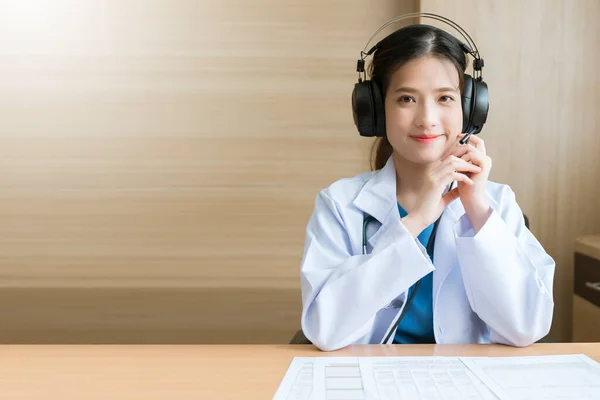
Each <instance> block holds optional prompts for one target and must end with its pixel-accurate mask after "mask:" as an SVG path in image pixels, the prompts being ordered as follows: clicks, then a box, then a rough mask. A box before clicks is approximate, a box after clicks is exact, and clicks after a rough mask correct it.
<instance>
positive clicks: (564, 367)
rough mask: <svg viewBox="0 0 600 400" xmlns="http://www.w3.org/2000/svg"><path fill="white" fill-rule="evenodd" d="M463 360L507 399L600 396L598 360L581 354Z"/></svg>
mask: <svg viewBox="0 0 600 400" xmlns="http://www.w3.org/2000/svg"><path fill="white" fill-rule="evenodd" d="M463 361H464V363H465V364H466V365H467V366H468V367H469V369H471V370H472V371H473V372H474V373H475V374H477V375H478V376H480V378H482V379H483V380H485V381H486V383H487V384H488V386H493V389H494V390H495V392H496V393H497V394H499V395H500V396H504V397H506V398H507V399H511V400H513V399H514V400H525V399H527V400H537V399H539V400H567V399H569V400H570V399H577V400H599V399H600V364H598V363H597V362H596V361H594V360H592V359H591V358H589V357H586V356H585V355H582V354H579V355H564V356H538V357H506V358H503V357H495V358H464V359H463Z"/></svg>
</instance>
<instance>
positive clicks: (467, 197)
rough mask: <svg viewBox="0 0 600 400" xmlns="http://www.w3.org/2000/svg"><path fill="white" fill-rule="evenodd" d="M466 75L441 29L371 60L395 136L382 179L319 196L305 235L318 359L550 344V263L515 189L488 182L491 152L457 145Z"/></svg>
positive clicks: (397, 37) (421, 29)
mask: <svg viewBox="0 0 600 400" xmlns="http://www.w3.org/2000/svg"><path fill="white" fill-rule="evenodd" d="M465 70H466V57H465V52H464V47H461V43H460V42H459V41H458V40H457V39H456V38H454V37H453V36H452V35H450V34H448V33H447V32H445V31H443V30H441V29H438V28H435V27H432V26H426V25H412V26H409V27H405V28H402V29H400V30H398V31H396V32H395V33H393V34H392V35H390V36H388V37H387V38H385V39H384V40H383V41H381V43H380V45H379V47H378V49H377V51H376V52H375V54H374V56H373V61H372V64H371V70H370V74H371V81H372V82H375V83H377V84H378V85H379V87H380V89H381V91H382V94H383V97H384V104H385V136H384V137H383V138H381V140H380V141H379V142H377V143H376V147H375V151H374V156H375V158H374V160H373V161H374V171H373V172H368V173H364V174H361V175H358V176H355V177H353V178H347V179H341V180H339V181H337V182H335V183H333V184H332V185H331V186H330V187H328V188H326V189H324V190H322V191H321V192H320V193H319V194H318V196H317V198H316V201H315V208H314V211H313V214H312V216H311V218H310V221H309V223H308V226H307V232H306V243H305V249H304V256H303V259H302V267H301V280H302V300H303V311H302V329H303V332H304V334H305V335H306V337H307V338H308V339H309V340H310V341H311V342H312V343H314V344H315V345H316V346H317V347H319V348H320V349H322V350H336V349H339V348H342V347H345V346H348V345H350V344H357V343H503V344H507V345H513V346H527V345H529V344H531V343H533V342H535V341H537V340H539V339H540V338H542V337H543V336H545V335H546V334H547V333H548V331H549V329H550V326H551V322H552V312H553V307H554V303H553V296H552V283H553V275H554V267H555V264H554V261H553V260H552V258H551V257H550V256H549V255H548V254H547V253H546V252H545V251H544V249H543V248H542V246H541V245H540V243H539V242H538V241H537V240H536V238H535V237H534V236H533V235H532V234H531V232H530V231H529V230H528V229H527V228H526V227H525V225H524V219H523V214H522V212H521V209H520V208H519V206H518V204H517V203H516V201H515V195H514V193H513V191H512V190H511V189H510V188H509V187H508V186H507V185H502V184H498V183H493V182H488V176H489V173H490V169H491V166H492V162H491V159H490V157H489V156H488V155H486V149H485V144H484V141H483V140H482V139H481V138H479V137H476V136H473V137H471V138H470V142H469V143H468V144H464V145H461V144H459V143H458V141H459V139H461V138H463V137H464V135H463V134H462V133H461V130H462V127H463V119H462V117H463V114H462V108H461V92H462V89H463V74H464V72H465ZM436 221H437V223H436ZM364 226H367V228H368V229H365V231H364V232H363V227H364ZM363 236H364V237H363Z"/></svg>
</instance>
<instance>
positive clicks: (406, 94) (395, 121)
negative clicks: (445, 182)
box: [385, 56, 462, 164]
mask: <svg viewBox="0 0 600 400" xmlns="http://www.w3.org/2000/svg"><path fill="white" fill-rule="evenodd" d="M385 123H386V134H387V137H388V140H389V142H390V144H391V145H392V147H393V148H394V153H396V155H399V156H401V157H402V158H404V159H406V160H408V161H410V162H413V163H416V164H429V163H433V162H436V161H439V160H440V159H441V157H442V155H443V154H444V153H445V152H446V151H447V150H448V149H449V148H450V147H451V146H452V144H453V143H454V142H455V141H456V140H457V137H458V134H459V133H460V131H461V129H462V107H461V98H460V91H459V75H458V71H457V69H456V67H455V66H454V64H453V63H452V62H451V61H449V60H447V59H442V58H437V57H433V56H425V57H421V58H417V59H414V60H411V61H409V62H408V63H406V64H404V65H403V66H401V67H400V68H398V69H397V70H396V71H394V73H393V74H392V76H391V77H390V81H389V86H388V88H387V91H386V94H385Z"/></svg>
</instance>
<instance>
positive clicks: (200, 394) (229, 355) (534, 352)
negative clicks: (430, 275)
mask: <svg viewBox="0 0 600 400" xmlns="http://www.w3.org/2000/svg"><path fill="white" fill-rule="evenodd" d="M0 353H1V354H2V363H0V374H1V376H2V385H1V386H0V396H1V397H2V398H19V399H46V398H48V393H52V397H56V398H60V399H64V400H70V399H81V398H85V399H142V398H143V399H164V398H177V399H198V398H200V399H261V400H262V399H270V398H272V397H273V396H274V394H275V392H276V391H277V388H278V387H279V384H280V382H281V380H282V379H283V377H284V375H285V373H286V371H287V369H288V368H289V366H290V362H291V361H292V360H293V358H294V357H361V356H366V357H383V356H396V357H397V356H407V357H415V356H438V357H444V356H454V357H456V356H462V357H476V356H479V357H504V356H512V357H524V356H541V355H556V354H585V355H587V356H588V357H590V358H592V359H594V360H596V361H600V343H586V344H581V343H557V344H554V343H553V344H536V345H533V346H529V347H526V348H515V347H510V346H500V345H360V346H350V347H347V348H345V349H342V350H339V351H332V352H322V351H319V350H317V349H316V348H315V347H313V346H303V345H288V346H286V345H268V346H260V345H254V346H240V345H238V346H14V345H13V346H0Z"/></svg>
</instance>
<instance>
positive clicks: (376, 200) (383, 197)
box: [353, 157, 399, 247]
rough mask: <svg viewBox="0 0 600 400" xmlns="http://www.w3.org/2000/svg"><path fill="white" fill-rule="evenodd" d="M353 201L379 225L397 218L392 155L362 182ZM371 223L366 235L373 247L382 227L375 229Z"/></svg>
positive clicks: (385, 224)
mask: <svg viewBox="0 0 600 400" xmlns="http://www.w3.org/2000/svg"><path fill="white" fill-rule="evenodd" d="M353 203H354V205H355V206H356V207H357V208H358V209H359V210H361V211H362V212H363V213H365V214H366V215H370V216H372V217H373V218H375V219H376V220H377V221H378V222H379V224H381V226H387V224H389V223H390V222H392V221H393V219H394V218H399V214H398V211H397V208H396V207H395V206H396V204H397V201H396V168H395V166H394V161H393V158H392V157H390V158H389V159H388V161H387V162H386V164H385V166H384V167H383V168H382V169H381V170H379V171H377V173H375V174H374V175H373V176H372V177H371V178H370V179H369V180H368V181H367V182H366V183H365V184H364V186H363V187H362V189H361V190H360V192H359V193H358V195H357V196H356V198H355V199H354V202H353ZM372 225H373V227H370V229H369V231H368V232H369V234H368V235H367V236H368V243H369V245H370V246H371V247H374V245H375V242H376V241H377V237H378V236H379V235H378V233H379V232H381V231H383V229H377V227H376V225H377V224H375V223H373V224H372ZM375 230H376V232H375ZM373 232H375V233H373Z"/></svg>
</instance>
